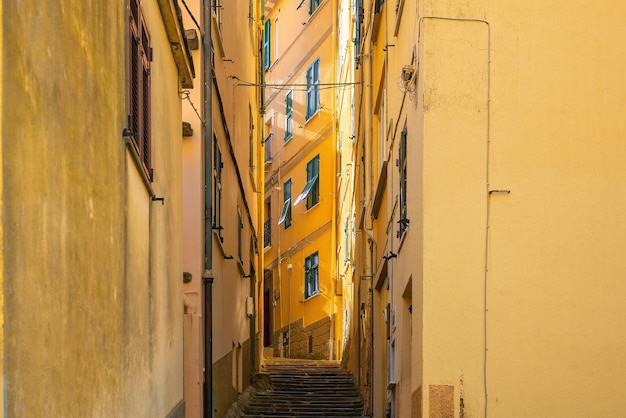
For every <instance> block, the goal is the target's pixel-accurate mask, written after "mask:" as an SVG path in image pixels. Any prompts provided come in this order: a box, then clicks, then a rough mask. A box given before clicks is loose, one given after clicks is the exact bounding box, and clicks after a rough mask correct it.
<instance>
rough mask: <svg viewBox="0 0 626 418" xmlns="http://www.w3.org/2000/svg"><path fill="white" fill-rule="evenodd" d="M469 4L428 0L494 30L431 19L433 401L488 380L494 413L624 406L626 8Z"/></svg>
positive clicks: (428, 360)
mask: <svg viewBox="0 0 626 418" xmlns="http://www.w3.org/2000/svg"><path fill="white" fill-rule="evenodd" d="M454 3H455V2H444V3H441V2H437V3H436V4H435V3H433V4H430V2H429V5H428V6H429V7H427V8H426V11H425V14H430V15H437V16H447V17H480V18H481V19H482V18H484V19H486V20H487V21H488V22H489V27H490V28H491V44H489V38H488V32H487V29H488V28H487V24H485V23H470V22H451V21H440V20H438V21H434V20H429V21H425V22H424V23H423V25H422V38H421V41H422V46H421V50H422V54H423V55H422V58H423V64H422V71H421V77H423V78H422V82H423V89H424V107H423V113H424V132H423V135H424V142H423V144H424V175H423V204H424V215H423V223H424V227H423V245H424V273H423V274H424V275H423V286H424V287H423V291H424V297H423V300H424V304H423V324H424V325H423V356H424V363H423V364H424V369H423V370H424V376H423V389H422V394H423V399H424V409H423V411H424V414H427V413H428V411H429V409H430V410H431V411H432V409H431V408H430V407H431V406H432V404H431V403H429V402H432V401H429V397H428V387H429V386H430V385H454V387H455V389H454V408H455V414H458V413H459V412H460V411H459V402H460V399H459V397H460V396H461V395H460V394H461V393H462V394H463V397H464V405H465V411H464V412H465V414H469V415H473V414H483V413H484V407H485V393H484V386H485V384H486V388H487V391H488V395H489V396H488V402H487V405H488V412H489V415H490V416H507V417H511V416H520V417H521V416H563V417H565V416H591V415H593V416H619V415H620V414H621V409H623V405H624V402H623V397H622V394H621V391H620V390H619V389H618V388H620V387H623V386H624V383H625V381H624V368H623V367H622V364H623V363H624V361H623V359H622V354H621V351H620V349H619V347H622V346H623V344H624V342H625V341H626V334H625V333H624V330H623V327H622V326H621V322H622V321H620V318H623V317H624V315H625V314H626V311H625V309H624V307H623V303H621V298H620V296H619V295H621V294H623V293H624V291H625V290H626V289H625V285H624V283H623V280H621V277H622V274H621V272H622V271H624V268H625V267H626V265H624V261H623V257H620V255H619V254H620V252H621V251H622V250H623V242H624V240H625V238H626V225H624V222H623V220H622V219H623V216H621V213H622V212H623V211H624V208H625V203H626V202H625V201H624V199H623V197H622V195H623V193H621V191H623V189H624V187H623V184H622V183H623V181H622V177H623V176H622V175H621V171H622V170H621V166H622V165H623V164H622V162H623V161H624V158H625V157H626V150H625V149H624V147H623V141H624V138H623V136H624V132H623V129H622V128H621V126H620V122H619V121H620V120H621V109H622V108H623V97H625V94H624V93H625V91H624V83H623V81H622V76H621V74H623V71H624V68H625V67H626V60H625V59H624V54H623V46H622V45H621V44H620V43H619V41H618V39H622V38H623V37H624V28H623V25H622V24H621V23H620V22H621V20H622V19H623V17H624V14H625V13H626V9H625V8H624V7H622V6H619V5H612V7H610V8H609V7H605V6H604V5H598V7H594V8H593V14H592V15H590V14H589V13H588V12H589V9H588V8H587V7H586V5H582V4H578V3H577V4H573V5H572V4H569V5H568V7H557V6H556V5H545V4H543V3H542V4H540V3H539V2H531V3H528V2H527V3H525V4H524V5H517V4H512V3H502V4H495V3H493V4H489V5H486V4H482V3H477V4H472V5H471V6H467V7H466V8H459V7H458V5H457V4H454ZM442 51H445V53H442ZM488 51H490V52H491V72H489V71H488V64H487V59H488ZM488 90H490V91H491V108H490V109H488V108H487V92H488ZM488 110H490V111H489V112H487V111H488ZM488 134H489V136H490V139H491V146H490V148H489V159H488V160H487V135H488ZM487 170H489V171H488V172H489V189H490V190H510V194H491V197H490V198H489V200H488V198H487V185H486V183H487V178H486V173H487ZM487 204H489V207H487ZM487 209H489V212H487ZM488 214H489V217H488V218H487V215H488ZM487 222H488V223H489V236H488V241H487V242H486V238H487V237H486V234H485V226H486V223H487ZM485 259H487V262H488V264H487V266H486V267H487V270H486V269H485ZM485 286H486V287H485ZM485 288H486V302H485V293H484V292H485ZM485 308H486V309H487V314H486V317H485V316H484V311H485ZM485 330H486V344H487V345H486V347H485V345H484V338H485V335H484V333H485ZM485 348H488V351H487V352H486V354H487V355H486V363H485V360H484V359H485V357H484V356H485ZM483 368H485V369H486V378H485V376H484V374H483ZM461 382H462V383H461ZM415 386H417V384H415ZM431 389H432V387H431Z"/></svg>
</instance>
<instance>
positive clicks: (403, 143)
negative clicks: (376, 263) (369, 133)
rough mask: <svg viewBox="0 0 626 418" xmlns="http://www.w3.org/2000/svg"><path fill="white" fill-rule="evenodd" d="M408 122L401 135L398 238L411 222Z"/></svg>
mask: <svg viewBox="0 0 626 418" xmlns="http://www.w3.org/2000/svg"><path fill="white" fill-rule="evenodd" d="M406 136H407V129H406V122H405V124H404V129H402V132H401V134H400V150H399V154H400V155H399V162H398V170H399V171H400V176H399V177H400V198H399V200H400V202H399V203H400V220H399V221H398V223H399V224H400V228H399V230H398V234H397V236H398V238H400V237H402V235H403V234H404V231H405V230H406V229H407V227H408V226H409V220H408V219H407V218H406V215H407V203H406V192H407V188H406V184H407V181H406V160H407V158H406Z"/></svg>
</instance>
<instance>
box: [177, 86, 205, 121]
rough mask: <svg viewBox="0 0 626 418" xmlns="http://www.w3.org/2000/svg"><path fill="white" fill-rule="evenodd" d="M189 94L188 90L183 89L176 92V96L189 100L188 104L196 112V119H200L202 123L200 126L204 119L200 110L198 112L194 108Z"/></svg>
mask: <svg viewBox="0 0 626 418" xmlns="http://www.w3.org/2000/svg"><path fill="white" fill-rule="evenodd" d="M189 95H190V92H189V90H183V91H179V92H178V97H180V99H181V100H187V101H188V102H189V104H190V105H191V107H192V109H193V111H194V112H196V115H197V116H198V119H199V120H200V123H201V124H202V126H204V120H203V119H202V117H201V116H200V112H198V109H197V108H196V106H195V105H194V104H193V102H192V101H191V98H190V97H189Z"/></svg>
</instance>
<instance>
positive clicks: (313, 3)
mask: <svg viewBox="0 0 626 418" xmlns="http://www.w3.org/2000/svg"><path fill="white" fill-rule="evenodd" d="M320 2H321V0H309V14H310V15H312V14H313V12H314V11H315V10H316V9H317V8H318V6H319V5H320Z"/></svg>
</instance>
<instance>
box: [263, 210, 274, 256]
mask: <svg viewBox="0 0 626 418" xmlns="http://www.w3.org/2000/svg"><path fill="white" fill-rule="evenodd" d="M271 214H272V202H271V200H270V199H267V200H266V201H265V222H264V223H263V248H268V247H271V246H272V218H270V216H271Z"/></svg>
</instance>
